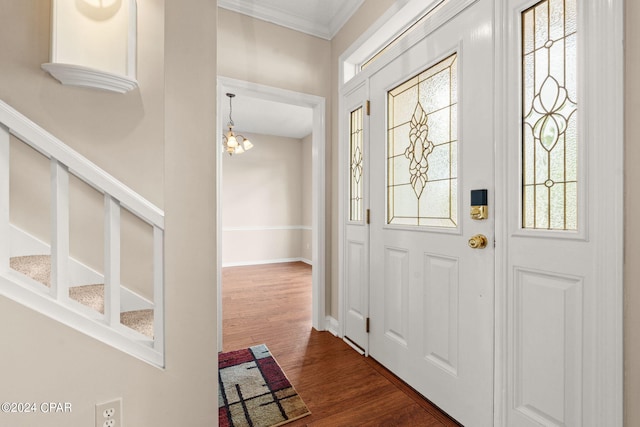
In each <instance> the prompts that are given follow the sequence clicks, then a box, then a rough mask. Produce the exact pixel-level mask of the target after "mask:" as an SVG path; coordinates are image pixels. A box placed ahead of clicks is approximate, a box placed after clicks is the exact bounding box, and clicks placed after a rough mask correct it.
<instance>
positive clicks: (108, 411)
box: [96, 399, 122, 427]
mask: <svg viewBox="0 0 640 427" xmlns="http://www.w3.org/2000/svg"><path fill="white" fill-rule="evenodd" d="M96 427H122V399H115V400H112V401H110V402H105V403H99V404H96Z"/></svg>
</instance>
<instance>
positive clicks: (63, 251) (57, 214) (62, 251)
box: [51, 159, 69, 301]
mask: <svg viewBox="0 0 640 427" xmlns="http://www.w3.org/2000/svg"><path fill="white" fill-rule="evenodd" d="M51 295H53V297H54V298H55V299H56V300H58V301H65V300H66V299H67V298H68V296H69V170H68V169H67V167H66V166H65V165H63V164H61V163H60V162H58V161H57V160H55V159H51Z"/></svg>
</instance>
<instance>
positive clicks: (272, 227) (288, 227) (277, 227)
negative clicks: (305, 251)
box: [222, 225, 313, 231]
mask: <svg viewBox="0 0 640 427" xmlns="http://www.w3.org/2000/svg"><path fill="white" fill-rule="evenodd" d="M278 230H307V231H312V230H313V228H312V227H311V226H308V225H244V226H234V227H222V231H278Z"/></svg>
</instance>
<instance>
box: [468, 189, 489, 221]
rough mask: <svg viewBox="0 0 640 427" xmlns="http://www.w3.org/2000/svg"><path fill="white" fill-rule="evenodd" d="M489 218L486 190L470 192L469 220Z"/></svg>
mask: <svg viewBox="0 0 640 427" xmlns="http://www.w3.org/2000/svg"><path fill="white" fill-rule="evenodd" d="M487 218H489V206H488V199H487V190H471V219H475V220H482V219H487Z"/></svg>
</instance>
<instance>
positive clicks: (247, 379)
mask: <svg viewBox="0 0 640 427" xmlns="http://www.w3.org/2000/svg"><path fill="white" fill-rule="evenodd" d="M218 369H219V372H218V381H219V383H220V384H219V391H218V418H219V425H220V427H244V426H248V427H274V426H280V425H283V424H286V423H288V422H290V421H293V420H297V419H298V418H302V417H304V416H306V415H309V414H310V413H311V412H309V409H308V408H307V405H305V404H304V402H303V401H302V399H301V398H300V396H299V395H298V393H296V391H295V389H294V388H293V386H292V385H291V383H290V382H289V380H288V379H287V377H286V375H285V374H284V372H282V369H281V368H280V366H279V365H278V362H276V360H275V359H274V358H273V356H272V355H271V353H270V352H269V349H268V348H267V346H266V345H264V344H260V345H257V346H254V347H250V348H247V349H244V350H237V351H232V352H229V353H221V354H219V355H218Z"/></svg>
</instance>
